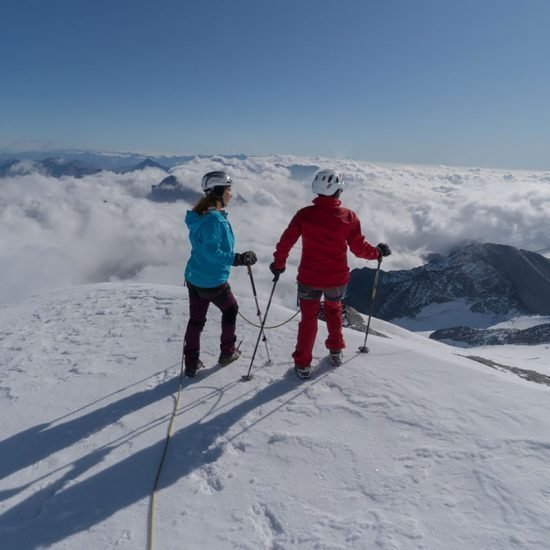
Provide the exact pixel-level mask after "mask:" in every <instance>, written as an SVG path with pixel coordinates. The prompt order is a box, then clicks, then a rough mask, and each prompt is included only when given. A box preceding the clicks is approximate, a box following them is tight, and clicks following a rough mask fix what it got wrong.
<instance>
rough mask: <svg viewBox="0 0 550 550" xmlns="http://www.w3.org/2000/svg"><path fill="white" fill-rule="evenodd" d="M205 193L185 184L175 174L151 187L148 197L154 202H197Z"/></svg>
mask: <svg viewBox="0 0 550 550" xmlns="http://www.w3.org/2000/svg"><path fill="white" fill-rule="evenodd" d="M203 196H204V195H203V194H202V193H199V192H198V191H195V190H194V189H190V188H189V187H187V186H185V185H184V184H183V183H182V182H180V181H179V180H178V178H177V177H176V176H174V175H170V176H167V177H165V178H164V179H163V180H162V181H161V182H160V183H159V184H158V185H153V186H152V187H151V192H150V193H149V195H148V197H147V198H148V199H150V200H152V201H154V202H176V201H185V202H187V203H189V204H195V203H196V202H197V201H198V200H199V199H200V198H201V197H203Z"/></svg>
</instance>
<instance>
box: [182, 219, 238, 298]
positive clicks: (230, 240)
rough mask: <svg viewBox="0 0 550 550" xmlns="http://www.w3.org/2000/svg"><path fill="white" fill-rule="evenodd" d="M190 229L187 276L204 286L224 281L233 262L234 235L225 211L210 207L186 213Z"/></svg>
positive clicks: (217, 284)
mask: <svg viewBox="0 0 550 550" xmlns="http://www.w3.org/2000/svg"><path fill="white" fill-rule="evenodd" d="M185 223H186V225H187V227H188V228H189V240H190V242H191V256H190V257H189V260H188V261H187V266H186V267H185V279H186V280H187V281H189V282H190V283H191V284H193V285H195V286H198V287H201V288H213V287H215V286H220V285H221V284H223V283H225V282H226V281H227V279H228V278H229V273H230V272H231V266H232V265H233V258H234V252H233V247H234V245H235V237H234V236H233V230H232V229H231V225H230V223H229V221H228V220H227V212H225V211H224V210H221V211H220V210H215V209H212V210H209V211H208V212H207V213H206V214H202V215H200V214H197V213H196V212H193V211H191V210H188V211H187V214H186V215H185Z"/></svg>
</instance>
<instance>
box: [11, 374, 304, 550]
mask: <svg viewBox="0 0 550 550" xmlns="http://www.w3.org/2000/svg"><path fill="white" fill-rule="evenodd" d="M174 384H175V381H173V380H172V381H169V382H166V383H163V384H160V385H159V386H158V387H157V388H154V389H152V390H147V392H146V396H147V397H145V396H143V395H141V396H140V399H139V400H138V401H139V403H140V405H139V406H142V405H141V403H142V401H141V400H142V399H144V398H146V399H148V400H152V399H153V396H155V397H156V398H159V397H162V396H164V395H166V394H168V393H171V392H172V391H173V390H174ZM293 388H296V383H295V382H294V381H290V380H289V379H288V377H283V378H282V379H280V380H278V381H277V382H273V383H272V384H270V385H269V386H267V387H265V388H264V389H262V390H260V391H259V392H258V393H255V394H254V395H253V397H251V398H249V399H246V400H244V401H241V402H240V403H238V404H237V405H235V406H234V407H233V408H232V409H229V410H224V412H221V413H219V414H218V415H217V416H215V417H213V418H211V419H210V420H207V421H204V422H201V421H199V422H196V423H194V424H191V425H189V426H186V427H185V428H182V429H181V430H179V431H176V433H175V434H174V435H173V436H172V438H171V440H170V447H169V451H168V453H169V454H171V453H174V454H175V455H177V456H183V457H184V458H183V459H182V460H179V461H170V460H168V461H167V463H166V466H165V468H164V470H163V472H162V475H161V477H160V481H159V485H158V488H159V489H162V488H164V487H168V486H170V485H172V484H174V483H176V482H177V481H178V480H179V479H180V478H182V477H184V476H187V475H189V474H190V473H191V472H193V471H194V470H195V469H197V468H200V467H201V466H203V465H205V464H209V463H212V462H215V461H216V460H217V459H218V457H219V456H220V454H221V452H222V449H221V448H220V446H219V445H215V444H214V443H215V442H216V440H217V438H218V437H220V436H221V435H223V434H224V433H226V432H227V431H228V430H229V429H230V428H231V426H233V425H234V424H235V423H236V422H238V421H239V420H240V419H241V418H242V417H243V416H244V415H246V414H247V413H249V412H250V411H252V410H254V409H256V408H258V407H261V406H262V405H265V404H266V403H268V402H270V401H272V400H274V399H277V398H278V397H280V396H282V395H284V394H285V393H286V392H287V391H289V390H291V389H293ZM304 391H305V389H304ZM149 392H150V393H149ZM183 392H184V395H183V396H185V388H184V389H183ZM142 393H143V392H140V393H138V394H135V395H134V396H131V398H126V399H128V401H127V404H128V406H130V404H131V403H133V405H134V406H136V401H135V400H136V399H137V396H139V395H140V394H142ZM291 399H294V397H292V398H291ZM281 406H282V405H279V406H278V407H276V409H275V410H278V409H279V408H280V407H281ZM136 408H138V407H136ZM117 410H119V409H117ZM273 412H274V411H272V412H271V413H268V415H270V414H273ZM90 414H96V413H95V412H94V413H90ZM268 415H266V416H268ZM86 416H87V415H86ZM115 417H118V413H117V414H111V419H113V418H115ZM100 418H103V416H101V417H100ZM97 420H98V419H97V418H96V421H97ZM73 422H74V423H75V426H78V419H77V420H75V421H73ZM101 422H102V425H104V424H105V420H102V421H101ZM82 427H86V429H83V428H82ZM89 429H93V430H94V431H95V430H96V429H97V425H96V424H92V423H91V421H90V420H89V419H88V420H85V421H83V424H82V426H81V427H80V429H79V431H80V433H81V434H83V433H84V432H88V430H89ZM247 429H250V427H249V428H247ZM240 433H241V432H240ZM25 437H30V435H28V434H27V435H26V436H25ZM59 437H63V439H62V444H63V445H68V444H69V443H70V441H69V439H67V436H61V435H60V436H59ZM70 440H71V441H72V440H73V438H72V437H71V438H70ZM29 445H30V443H29ZM164 445H165V441H164V437H163V439H162V440H160V441H158V442H157V443H155V444H154V445H151V446H150V447H147V448H144V449H142V450H140V451H138V452H136V453H134V454H133V455H131V456H129V457H127V458H125V459H124V460H121V461H119V462H117V463H116V464H114V465H112V466H110V467H108V468H106V469H104V470H102V471H101V472H98V473H96V474H94V475H92V476H90V477H88V478H87V479H85V480H83V481H80V482H76V483H74V481H73V480H74V479H76V478H77V477H78V476H79V475H81V474H82V473H83V472H85V471H86V470H88V469H89V468H91V467H92V466H94V465H96V464H98V463H99V462H101V461H102V460H103V459H104V457H105V455H107V454H108V453H109V452H110V450H112V447H111V448H107V447H104V448H102V449H99V450H96V451H94V452H92V453H90V454H89V455H87V456H86V457H83V458H81V459H79V460H77V461H75V462H74V463H73V464H72V468H71V469H70V470H69V471H68V472H67V473H66V474H65V475H64V476H63V477H62V478H60V479H58V480H56V481H55V482H54V483H52V484H50V485H49V486H47V487H45V488H44V489H42V490H40V491H38V492H35V493H33V494H32V495H31V496H30V497H28V498H27V499H25V500H23V501H22V502H20V503H19V504H17V505H16V506H14V507H13V508H11V509H9V510H8V511H7V512H5V513H4V514H3V515H2V516H0V533H2V547H4V548H17V549H18V550H34V549H36V548H38V547H42V546H44V547H49V546H50V545H52V544H54V543H56V542H59V541H61V540H64V539H65V538H67V537H69V536H71V535H74V534H75V533H78V532H80V531H83V530H86V529H89V528H90V527H92V526H94V525H96V524H98V523H101V522H102V521H104V520H105V519H106V518H108V517H110V516H112V515H113V514H115V513H116V512H118V511H119V510H122V509H124V508H127V507H128V506H130V505H132V504H134V503H136V502H138V501H139V500H142V499H144V498H147V497H148V496H149V495H150V494H151V491H152V487H153V481H154V478H155V474H156V472H157V468H158V465H159V460H160V457H161V455H162V451H163V448H164ZM53 447H55V448H59V447H60V445H54V444H53V443H50V449H49V452H53V450H54V449H53ZM44 454H45V453H44V452H42V451H41V452H40V453H37V452H35V453H34V460H36V459H37V458H36V457H37V455H40V456H43V455H44ZM4 456H5V455H4ZM12 460H13V459H12ZM27 462H30V461H29V460H27ZM11 468H12V469H13V465H11ZM3 470H4V469H3ZM4 471H5V470H4ZM70 481H71V482H72V483H68V482H70ZM143 521H144V529H145V524H146V518H145V517H144V519H143Z"/></svg>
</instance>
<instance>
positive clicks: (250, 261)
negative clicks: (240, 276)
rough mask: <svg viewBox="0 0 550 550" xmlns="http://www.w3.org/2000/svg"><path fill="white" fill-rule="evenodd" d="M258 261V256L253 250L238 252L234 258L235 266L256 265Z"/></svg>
mask: <svg viewBox="0 0 550 550" xmlns="http://www.w3.org/2000/svg"><path fill="white" fill-rule="evenodd" d="M257 261H258V258H257V257H256V254H255V253H254V252H252V250H247V251H246V252H241V253H239V252H236V253H235V256H234V257H233V265H254V264H255V263H256V262H257Z"/></svg>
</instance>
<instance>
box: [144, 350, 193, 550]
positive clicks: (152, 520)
mask: <svg viewBox="0 0 550 550" xmlns="http://www.w3.org/2000/svg"><path fill="white" fill-rule="evenodd" d="M184 345H185V341H184ZM183 358H184V355H183V350H182V352H181V368H180V380H179V387H178V394H177V396H176V401H175V403H174V410H173V411H172V417H171V418H170V422H169V424H168V430H167V432H166V440H165V441H164V449H163V450H162V456H161V458H160V463H159V467H158V470H157V475H156V477H155V483H154V484H153V490H152V492H151V497H150V499H149V521H148V524H147V549H148V550H153V526H154V523H155V504H156V496H157V489H158V484H159V481H160V473H161V471H162V467H163V466H164V460H165V458H166V452H167V451H168V444H169V443H170V438H171V437H172V428H173V425H174V419H175V418H176V414H177V412H178V408H179V402H180V397H181V390H182V389H183V378H184V376H183V362H184V359H183Z"/></svg>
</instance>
